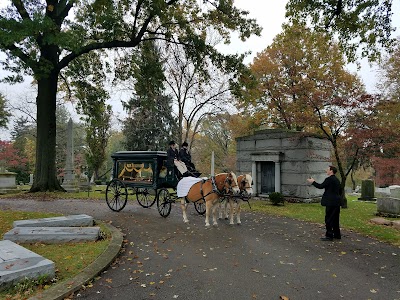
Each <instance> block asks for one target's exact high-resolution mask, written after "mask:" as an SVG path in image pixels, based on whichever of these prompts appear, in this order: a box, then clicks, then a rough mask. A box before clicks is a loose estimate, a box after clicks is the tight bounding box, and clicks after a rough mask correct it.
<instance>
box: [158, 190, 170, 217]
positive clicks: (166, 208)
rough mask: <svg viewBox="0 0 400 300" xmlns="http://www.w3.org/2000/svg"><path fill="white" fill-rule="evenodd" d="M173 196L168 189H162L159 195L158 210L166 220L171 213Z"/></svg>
mask: <svg viewBox="0 0 400 300" xmlns="http://www.w3.org/2000/svg"><path fill="white" fill-rule="evenodd" d="M171 203H172V201H171V195H170V194H169V192H168V190H167V189H160V190H159V192H158V194H157V209H158V212H159V213H160V215H161V216H162V217H164V218H166V217H168V216H169V214H170V212H171V205H172V204H171Z"/></svg>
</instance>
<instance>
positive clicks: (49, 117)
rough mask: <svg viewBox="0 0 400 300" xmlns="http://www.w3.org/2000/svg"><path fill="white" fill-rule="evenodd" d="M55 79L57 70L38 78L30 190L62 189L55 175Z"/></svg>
mask: <svg viewBox="0 0 400 300" xmlns="http://www.w3.org/2000/svg"><path fill="white" fill-rule="evenodd" d="M57 81H58V73H57V72H52V73H51V74H49V75H48V76H46V77H42V78H39V79H38V95H37V98H36V106H37V108H36V109H37V117H36V118H37V138H36V167H35V173H34V180H33V184H32V187H31V189H30V192H39V191H42V192H44V191H55V190H59V191H64V189H63V188H62V187H61V185H60V183H59V182H58V180H57V177H56V171H57V170H56V95H57Z"/></svg>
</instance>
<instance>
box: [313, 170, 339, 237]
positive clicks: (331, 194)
mask: <svg viewBox="0 0 400 300" xmlns="http://www.w3.org/2000/svg"><path fill="white" fill-rule="evenodd" d="M336 172H337V168H336V167H334V166H329V167H328V168H327V169H326V174H327V175H328V177H327V178H325V180H324V182H323V183H317V182H316V181H315V180H314V178H308V179H307V181H308V182H309V183H311V184H312V185H313V186H315V187H316V188H318V189H325V191H324V194H323V195H322V199H321V205H322V206H325V227H326V233H325V237H322V238H321V240H322V241H332V240H333V239H334V238H335V239H340V238H341V234H340V227H339V216H340V204H341V196H340V181H339V179H338V178H337V177H336V176H335V174H336Z"/></svg>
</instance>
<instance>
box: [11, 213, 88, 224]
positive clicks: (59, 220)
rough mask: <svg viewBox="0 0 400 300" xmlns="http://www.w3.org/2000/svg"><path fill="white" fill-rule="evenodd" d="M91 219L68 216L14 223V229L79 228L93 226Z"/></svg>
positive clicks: (80, 216) (86, 216)
mask: <svg viewBox="0 0 400 300" xmlns="http://www.w3.org/2000/svg"><path fill="white" fill-rule="evenodd" d="M93 223H94V220H93V217H91V216H88V215H84V214H83V215H69V216H61V217H54V218H43V219H30V220H18V221H14V223H13V225H14V227H44V226H46V227H80V226H93Z"/></svg>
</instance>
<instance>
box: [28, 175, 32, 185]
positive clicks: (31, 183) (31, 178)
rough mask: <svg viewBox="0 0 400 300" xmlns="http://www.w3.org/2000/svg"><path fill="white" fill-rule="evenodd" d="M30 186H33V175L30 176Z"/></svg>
mask: <svg viewBox="0 0 400 300" xmlns="http://www.w3.org/2000/svg"><path fill="white" fill-rule="evenodd" d="M28 184H29V185H32V184H33V174H29V183H28Z"/></svg>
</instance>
